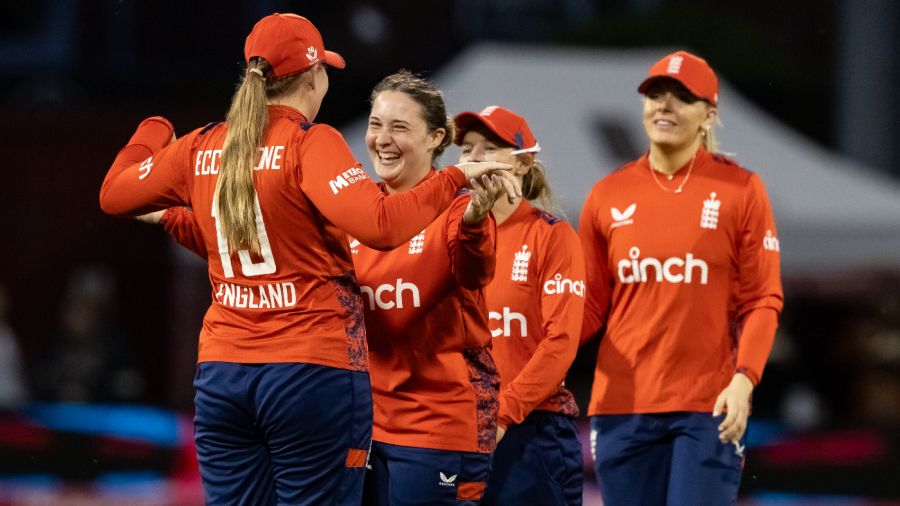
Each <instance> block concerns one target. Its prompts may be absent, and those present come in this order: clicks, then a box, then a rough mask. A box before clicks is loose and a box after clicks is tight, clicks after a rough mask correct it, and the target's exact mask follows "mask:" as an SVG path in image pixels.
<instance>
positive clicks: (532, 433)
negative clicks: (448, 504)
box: [481, 411, 583, 506]
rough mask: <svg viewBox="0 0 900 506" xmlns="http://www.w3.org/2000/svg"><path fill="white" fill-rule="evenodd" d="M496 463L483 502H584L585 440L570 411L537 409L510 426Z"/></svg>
mask: <svg viewBox="0 0 900 506" xmlns="http://www.w3.org/2000/svg"><path fill="white" fill-rule="evenodd" d="M491 467H492V469H491V476H490V478H488V485H487V490H486V491H485V493H484V499H483V500H482V501H481V504H483V505H497V506H501V505H509V504H540V505H542V506H557V505H573V504H575V505H580V504H581V495H582V481H583V480H582V475H583V470H582V466H581V441H580V440H579V438H578V427H577V426H576V425H575V420H573V419H572V418H571V417H568V416H566V415H561V414H559V413H551V412H548V411H532V412H531V414H529V415H528V417H526V418H525V420H523V421H522V423H520V424H518V425H510V426H509V427H508V428H507V429H506V434H505V435H504V436H503V439H502V440H500V444H499V445H498V446H497V451H496V452H494V462H493V465H492V466H491Z"/></svg>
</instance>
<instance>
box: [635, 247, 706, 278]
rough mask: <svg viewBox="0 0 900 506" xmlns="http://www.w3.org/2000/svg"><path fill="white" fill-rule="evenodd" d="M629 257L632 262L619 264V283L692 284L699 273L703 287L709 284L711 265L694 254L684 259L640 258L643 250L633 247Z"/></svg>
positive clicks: (689, 254)
mask: <svg viewBox="0 0 900 506" xmlns="http://www.w3.org/2000/svg"><path fill="white" fill-rule="evenodd" d="M628 256H629V257H631V260H628V259H623V260H619V263H618V274H619V281H621V282H622V283H625V284H629V283H645V282H647V281H651V280H655V281H656V282H657V283H661V282H662V281H663V280H665V281H668V282H669V283H687V284H690V283H691V282H693V280H694V274H695V273H696V272H698V271H699V274H700V284H701V285H705V284H707V281H708V280H709V265H707V264H706V262H704V261H703V260H702V259H699V258H694V255H693V254H692V253H688V254H687V255H685V257H684V258H678V257H672V258H667V259H665V260H659V259H657V258H652V257H648V258H640V256H641V250H640V249H638V247H637V246H633V247H632V248H631V249H630V250H628Z"/></svg>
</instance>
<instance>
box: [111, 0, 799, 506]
mask: <svg viewBox="0 0 900 506" xmlns="http://www.w3.org/2000/svg"><path fill="white" fill-rule="evenodd" d="M245 56H246V61H247V69H246V72H245V75H244V76H243V80H242V83H241V86H240V87H239V89H238V91H237V92H236V94H235V97H234V99H233V102H232V105H231V108H230V110H229V112H228V115H227V119H226V121H225V122H221V123H211V124H209V125H207V126H205V127H203V128H199V129H197V130H194V131H192V132H190V133H188V134H186V135H183V136H181V137H178V138H177V139H176V138H175V134H174V127H173V126H172V125H171V123H169V122H168V121H167V120H165V119H164V118H160V117H154V118H149V119H147V120H144V122H142V123H141V125H140V126H139V127H138V129H137V131H136V132H135V133H134V135H133V136H132V138H131V140H130V141H129V142H128V144H127V145H126V146H125V147H124V148H123V149H122V150H121V151H120V152H119V154H118V156H117V157H116V160H115V162H114V163H113V165H112V167H111V169H110V171H109V173H108V175H107V177H106V179H105V180H104V182H103V187H102V189H101V195H100V201H101V206H102V208H103V209H104V211H106V212H108V213H110V214H115V215H127V216H140V217H141V219H143V220H144V221H150V222H158V223H161V224H162V225H163V226H164V227H165V229H166V230H167V231H168V232H169V233H170V234H171V235H172V236H173V237H174V238H175V239H176V240H177V241H178V242H179V243H181V244H182V245H184V246H186V247H187V248H189V249H190V250H192V251H194V252H195V253H197V254H198V255H200V256H201V257H202V258H204V259H206V260H207V261H208V264H209V276H210V282H211V284H212V293H213V300H212V302H211V305H210V308H209V311H208V312H207V314H206V316H205V318H204V321H203V326H202V330H201V332H200V342H199V358H198V367H197V374H196V377H195V381H194V386H195V390H196V395H195V439H196V445H197V450H198V458H199V462H200V471H201V476H202V479H203V484H204V490H205V495H206V500H207V502H208V503H210V504H372V505H402V504H510V505H513V504H515V505H518V504H535V505H555V504H581V501H582V498H581V496H582V455H581V442H580V439H579V435H578V427H577V425H576V417H577V416H578V414H579V411H578V408H577V406H576V405H575V402H574V399H573V397H572V394H571V393H570V392H569V391H568V390H567V389H566V388H565V386H564V383H563V380H564V378H565V375H566V372H567V370H568V368H569V366H570V365H571V363H572V360H573V359H574V357H575V354H576V352H577V349H578V347H579V344H580V343H582V342H584V341H585V340H587V339H590V338H592V337H600V338H601V339H602V341H601V346H600V352H599V355H598V361H597V368H596V372H595V381H594V387H593V393H592V399H591V404H590V407H589V409H588V414H589V415H591V450H592V454H593V462H594V470H595V472H596V475H597V478H598V480H599V483H600V486H601V491H602V494H603V497H604V501H605V502H606V503H608V504H666V503H670V504H728V503H731V502H733V501H734V500H735V498H736V497H737V489H738V486H739V483H740V472H741V467H742V459H743V436H744V430H745V428H746V421H747V416H748V413H749V400H750V393H751V391H752V389H753V387H754V386H755V385H756V384H757V383H758V382H759V380H760V378H761V376H762V370H763V367H764V365H765V361H766V358H767V356H768V353H769V350H770V349H771V345H772V340H773V338H774V334H775V328H776V326H777V317H778V313H779V312H780V310H781V304H782V294H781V285H780V274H779V258H778V251H777V249H775V248H770V247H767V246H766V245H768V244H770V243H772V241H771V240H769V241H768V242H767V241H766V238H767V237H774V236H775V234H776V233H777V232H776V229H775V224H774V219H773V217H772V213H771V209H770V206H769V203H768V200H767V197H766V193H765V189H764V187H763V185H762V183H761V181H760V180H759V178H758V177H757V176H756V175H754V174H753V173H752V172H749V171H747V170H746V169H743V168H741V167H739V166H738V165H736V164H735V163H734V162H732V161H731V160H729V159H727V158H724V157H722V156H720V155H718V154H716V146H715V136H714V132H713V128H714V126H715V122H716V114H717V105H718V95H717V90H718V84H717V80H716V77H715V74H714V73H713V71H712V69H711V68H710V67H709V66H708V65H707V63H706V62H705V61H704V60H702V59H701V58H698V57H696V56H694V55H691V54H689V53H685V52H677V53H673V54H671V55H668V56H666V57H664V58H663V59H662V60H660V61H659V62H657V63H656V64H655V65H653V67H651V69H650V72H649V73H648V76H647V78H646V79H645V80H644V81H643V82H642V83H641V84H640V86H639V88H638V90H639V91H640V92H641V93H642V94H643V96H644V101H643V120H644V126H645V129H646V131H647V135H648V138H649V142H650V148H649V150H648V152H647V153H646V154H645V155H644V156H642V157H641V158H639V159H638V160H635V161H634V162H632V163H630V164H627V165H625V166H624V167H622V168H620V169H619V170H617V171H615V172H614V173H612V174H611V175H610V176H608V177H606V178H604V179H603V180H602V181H600V182H599V183H598V184H597V185H596V186H595V187H594V189H593V190H592V191H591V193H590V195H589V197H588V199H587V201H586V202H585V204H584V207H583V210H582V214H581V219H580V223H579V231H578V233H577V234H576V232H575V230H574V229H573V228H572V226H571V225H569V224H568V223H567V222H566V221H564V220H562V219H560V218H559V217H557V216H554V214H552V212H553V203H552V198H551V193H550V188H549V184H548V181H547V177H546V173H545V167H544V166H543V164H542V163H541V162H540V160H539V159H538V158H537V156H538V153H539V152H540V150H541V146H540V145H539V144H538V142H537V139H536V137H535V135H534V133H533V132H532V130H531V128H530V127H529V125H528V122H527V121H526V119H525V118H523V117H522V116H520V115H518V114H516V113H515V112H513V111H511V110H509V109H507V108H504V107H499V106H488V107H486V108H485V109H483V110H482V111H480V112H463V113H461V114H458V115H456V116H455V117H454V118H452V119H450V117H449V116H448V114H447V111H446V108H445V105H444V101H443V98H442V96H441V93H440V91H439V90H438V89H436V88H435V86H434V85H433V84H432V83H431V82H429V81H427V80H425V79H423V78H421V77H419V76H416V75H414V74H411V73H409V72H406V71H401V72H398V73H396V74H393V75H390V76H388V77H386V78H384V79H383V80H382V81H381V82H380V83H379V84H378V85H377V86H376V87H375V89H374V90H373V92H372V95H371V110H370V115H369V123H368V128H367V131H366V145H367V148H368V152H369V155H370V158H371V161H372V164H373V167H374V170H375V172H376V174H377V175H378V176H379V178H380V179H381V182H380V183H378V184H375V183H373V182H372V181H371V180H370V179H369V177H368V174H367V173H366V172H365V171H364V170H363V169H362V167H361V165H360V164H359V163H358V162H357V161H356V160H355V159H354V157H353V155H352V153H351V152H350V150H349V148H348V147H347V145H346V143H345V142H344V139H343V138H342V137H341V135H340V133H338V132H337V131H336V130H335V129H334V128H332V127H330V126H328V125H324V124H317V123H314V122H313V121H314V119H315V116H316V115H317V113H318V112H319V108H320V106H321V104H322V99H323V98H324V96H325V94H326V93H327V90H328V79H329V77H328V72H327V69H328V68H338V69H339V68H343V67H344V60H343V58H342V57H341V56H340V55H338V54H337V53H334V52H331V51H326V50H325V48H324V45H323V43H322V37H321V35H320V34H319V32H318V30H317V29H316V28H315V26H313V25H312V23H310V22H309V21H308V20H307V19H305V18H303V17H300V16H297V15H293V14H273V15H271V16H267V17H265V18H263V19H262V20H260V21H259V22H258V23H257V24H256V26H254V28H253V31H252V32H251V33H250V35H249V36H248V37H247V41H246V45H245ZM451 142H453V143H456V144H457V145H459V146H460V159H459V160H458V161H457V162H455V163H453V164H451V165H449V166H447V167H444V168H443V169H440V170H438V169H437V168H436V164H437V160H438V157H439V156H440V155H441V154H442V152H443V151H444V149H445V148H446V147H447V146H448V145H449V144H450V143H451ZM148 213H149V214H148Z"/></svg>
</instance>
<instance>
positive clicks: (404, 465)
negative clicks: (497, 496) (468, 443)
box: [363, 441, 491, 506]
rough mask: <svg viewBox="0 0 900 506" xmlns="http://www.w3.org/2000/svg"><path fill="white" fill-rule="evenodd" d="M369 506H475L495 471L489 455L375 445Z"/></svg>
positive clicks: (366, 502) (368, 479)
mask: <svg viewBox="0 0 900 506" xmlns="http://www.w3.org/2000/svg"><path fill="white" fill-rule="evenodd" d="M369 468H370V469H369V470H368V471H367V472H366V485H365V493H364V496H363V497H364V498H363V504H364V505H365V506H407V505H413V504H417V505H424V504H427V505H434V506H440V505H449V506H464V505H465V506H469V505H471V506H475V505H477V504H479V503H478V501H479V500H480V499H481V496H482V494H483V493H484V487H485V482H486V481H487V477H488V474H489V473H490V469H491V455H490V454H487V453H473V452H454V451H446V450H431V449H428V448H413V447H409V446H397V445H392V444H387V443H379V442H378V441H374V442H372V452H371V455H370V458H369Z"/></svg>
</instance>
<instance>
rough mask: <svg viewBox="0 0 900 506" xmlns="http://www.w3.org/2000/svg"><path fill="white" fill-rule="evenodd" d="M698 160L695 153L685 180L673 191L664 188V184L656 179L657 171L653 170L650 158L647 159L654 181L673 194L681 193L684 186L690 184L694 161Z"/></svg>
mask: <svg viewBox="0 0 900 506" xmlns="http://www.w3.org/2000/svg"><path fill="white" fill-rule="evenodd" d="M696 159H697V152H696V151H694V156H692V157H691V164H690V165H689V166H688V170H687V174H685V176H684V180H682V181H681V184H680V185H678V187H677V188H675V191H672V190H670V189H668V188H666V187H665V186H663V184H662V183H661V182H660V181H659V179H658V178H657V177H656V170H655V169H654V168H653V165H651V164H650V157H649V156H648V157H647V166H648V167H650V175H651V176H653V180H654V181H656V184H657V186H659V187H660V188H662V189H663V191H667V192H671V193H681V190H682V188H684V185H686V184H687V182H688V178H690V177H691V171H692V170H694V160H696ZM673 175H674V174H673Z"/></svg>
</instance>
